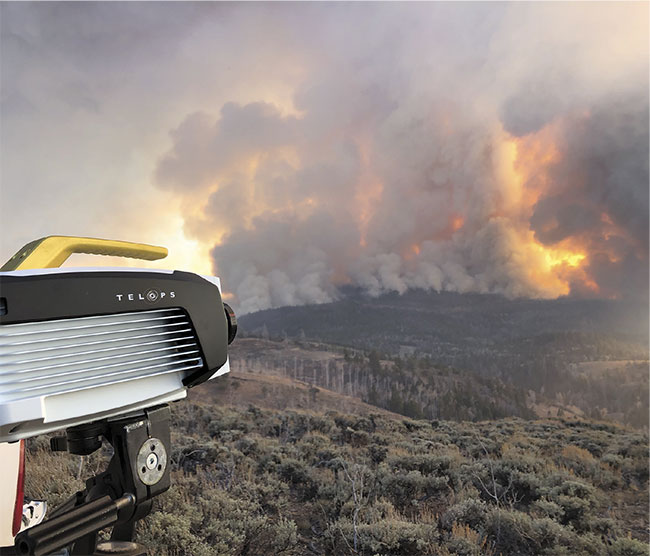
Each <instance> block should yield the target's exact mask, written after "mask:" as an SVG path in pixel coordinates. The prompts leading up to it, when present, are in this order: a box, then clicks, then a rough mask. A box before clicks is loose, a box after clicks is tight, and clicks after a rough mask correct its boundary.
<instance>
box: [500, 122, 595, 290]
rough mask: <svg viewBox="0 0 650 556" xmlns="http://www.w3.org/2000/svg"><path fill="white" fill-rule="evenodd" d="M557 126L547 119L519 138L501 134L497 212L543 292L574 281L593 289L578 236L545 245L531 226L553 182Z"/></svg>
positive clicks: (557, 156)
mask: <svg viewBox="0 0 650 556" xmlns="http://www.w3.org/2000/svg"><path fill="white" fill-rule="evenodd" d="M557 125H558V124H557V123H554V124H550V125H548V126H547V127H545V128H544V129H542V130H540V131H539V132H537V133H534V134H531V135H529V136H526V137H524V138H513V137H509V136H507V134H506V136H505V139H504V142H503V145H502V149H501V156H500V160H499V161H498V163H499V170H500V176H501V179H502V180H503V188H502V202H501V203H500V206H499V207H498V209H497V214H499V215H500V216H505V217H506V218H507V219H508V221H509V222H511V223H512V226H513V228H514V233H515V235H516V237H518V238H519V239H518V240H517V242H518V250H521V252H522V254H524V255H523V259H524V260H525V261H526V263H525V264H526V266H527V274H528V277H529V280H530V281H531V283H532V285H533V286H535V287H536V288H537V289H538V290H539V292H540V293H541V294H542V295H544V296H548V297H555V296H558V295H566V294H568V293H569V292H570V289H571V283H573V282H580V283H582V284H583V286H584V287H586V288H587V289H590V290H592V291H597V290H598V286H597V284H596V283H595V282H594V281H593V280H591V279H590V278H589V277H588V276H587V274H586V272H585V270H584V267H585V265H586V264H587V263H588V262H589V256H588V251H587V249H586V247H584V246H583V245H582V244H581V243H580V239H579V238H569V239H567V240H564V241H562V242H560V243H558V244H554V245H545V244H543V243H541V242H540V241H538V240H537V239H536V238H535V234H534V233H533V231H532V230H531V228H530V217H531V215H532V214H533V211H534V209H535V204H536V203H537V202H538V200H539V199H540V197H542V195H544V194H545V193H546V192H547V191H548V190H549V189H550V187H551V186H552V183H551V182H550V177H549V175H550V173H549V172H548V170H549V169H550V168H551V167H552V166H553V165H554V164H555V163H557V162H558V161H559V160H561V153H560V148H559V146H558V144H557V142H556V139H555V138H556V136H557V133H556V132H557ZM605 217H606V215H605Z"/></svg>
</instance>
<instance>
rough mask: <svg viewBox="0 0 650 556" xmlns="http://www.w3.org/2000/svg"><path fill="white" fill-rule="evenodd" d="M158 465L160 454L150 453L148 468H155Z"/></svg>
mask: <svg viewBox="0 0 650 556" xmlns="http://www.w3.org/2000/svg"><path fill="white" fill-rule="evenodd" d="M156 465H158V456H157V455H156V454H149V455H148V456H147V469H153V468H154V467H156Z"/></svg>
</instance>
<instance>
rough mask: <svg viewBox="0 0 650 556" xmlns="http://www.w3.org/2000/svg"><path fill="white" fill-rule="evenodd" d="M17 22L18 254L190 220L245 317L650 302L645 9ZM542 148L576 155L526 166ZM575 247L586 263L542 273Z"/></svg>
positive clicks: (267, 13) (130, 14) (13, 176)
mask: <svg viewBox="0 0 650 556" xmlns="http://www.w3.org/2000/svg"><path fill="white" fill-rule="evenodd" d="M1 9H2V15H3V17H2V33H1V35H0V38H1V39H2V64H1V71H2V108H1V110H2V118H3V126H2V129H0V134H1V135H2V155H3V160H4V161H8V163H7V162H5V164H3V168H2V170H1V172H2V182H3V186H2V187H3V189H2V194H1V195H0V200H1V201H2V203H3V205H4V206H5V207H8V210H4V213H5V214H7V215H8V216H7V219H6V220H5V222H4V223H3V232H5V233H4V234H3V235H4V238H3V242H2V249H3V251H4V254H5V256H8V255H9V254H10V248H9V247H5V242H7V244H8V243H9V239H11V243H16V242H18V243H20V242H21V241H20V240H21V239H23V240H24V241H27V240H29V239H32V238H33V237H34V236H35V235H39V233H40V232H39V233H36V232H35V231H34V229H33V228H37V227H40V228H42V233H52V231H55V232H56V233H79V234H81V235H107V236H111V235H113V236H114V235H118V237H125V236H124V234H126V235H127V236H128V237H125V239H136V238H135V237H134V236H137V239H142V240H145V241H146V240H150V241H153V242H157V240H156V235H157V234H160V233H161V232H163V231H164V230H168V229H170V221H171V219H173V218H176V219H177V218H178V215H180V216H181V217H182V222H183V223H182V226H183V230H184V233H185V235H186V236H187V237H188V238H189V239H195V240H197V241H198V242H199V244H200V245H201V246H204V247H205V252H206V254H207V253H209V255H210V257H211V260H212V262H213V269H214V271H215V272H216V273H218V274H219V275H221V276H222V279H223V283H224V285H225V287H226V289H228V290H229V291H230V292H232V293H233V294H234V295H235V299H234V303H235V304H236V305H237V306H238V310H239V311H240V312H241V311H243V312H247V311H254V310H258V309H263V308H267V307H273V306H280V305H285V304H300V303H311V302H324V301H328V300H331V299H334V298H336V296H337V295H338V293H337V291H338V290H337V288H338V287H339V286H341V285H344V284H355V285H359V286H362V287H364V288H366V289H367V290H368V291H369V292H370V293H372V294H379V293H381V292H384V291H391V290H395V291H405V290H406V289H408V288H429V289H435V290H450V291H460V292H468V291H479V292H497V293H503V294H505V295H509V296H544V297H548V296H555V295H559V293H560V292H561V289H560V288H559V286H558V284H559V282H558V280H561V281H563V283H566V284H569V286H570V290H571V293H573V294H575V295H638V294H639V293H640V294H642V295H647V266H648V265H647V263H648V253H647V251H648V172H647V168H648V111H647V105H648V23H647V21H648V7H647V5H645V4H634V3H626V4H597V5H596V4H577V3H576V4H567V3H562V4H560V3H557V4H554V3H548V4H546V3H537V4H532V3H520V4H514V3H513V4H505V3H504V4H494V3H491V4H488V3H484V4H483V3H477V4H469V3H461V4H452V3H421V4H420V3H393V4H391V3H382V4H371V3H358V4H343V3H340V4H320V3H314V4H299V5H296V4H292V5H288V4H274V3H269V4H258V3H250V4H230V3H215V4H212V3H183V4H178V3H155V4H154V3H151V4H144V3H114V4H113V3H103V4H93V3H88V4H82V5H72V4H66V3H62V4H27V5H22V6H21V5H18V4H3V5H2V7H1ZM538 138H539V141H547V140H549V138H550V140H551V141H552V142H553V144H554V146H555V149H556V150H557V151H558V152H559V156H557V157H556V158H555V159H553V160H550V161H548V160H542V159H541V157H540V158H539V160H537V159H536V158H535V154H533V155H532V158H533V161H534V162H535V164H534V166H535V167H534V168H532V167H531V162H530V160H528V161H527V162H526V164H527V166H526V167H525V168H524V169H523V170H521V169H519V170H518V169H517V168H515V166H516V161H515V160H514V158H513V156H514V155H513V153H515V154H516V153H517V149H519V148H523V147H524V146H525V145H529V144H534V143H535V141H537V140H538ZM26 147H29V148H26ZM517 172H519V176H520V177H517V175H516V174H517ZM518 179H522V180H523V183H521V184H516V183H515V182H516V181H517V180H518ZM6 184H9V185H6ZM26 191H28V192H29V194H30V197H31V198H33V199H35V202H34V203H32V204H30V205H29V209H23V208H22V207H24V206H26V204H25V203H24V201H23V198H24V196H25V192H26ZM533 193H534V195H533ZM59 199H65V200H66V201H65V203H62V202H61V201H60V200H59ZM530 199H532V200H530ZM70 200H73V201H74V202H70ZM26 218H28V219H29V220H30V221H32V222H33V223H34V224H33V225H32V229H30V230H29V231H26V230H24V226H22V225H21V222H24V221H25V219H26ZM36 223H38V224H36ZM44 223H48V226H46V225H45V224H44ZM52 227H54V228H55V230H52V229H51V228H52ZM46 228H48V229H46ZM533 241H535V242H536V245H537V247H535V246H533V245H532V242H533ZM569 247H570V248H572V249H577V248H578V247H579V248H580V249H581V250H582V251H584V252H585V253H586V255H587V256H586V259H585V261H584V263H583V264H582V267H581V269H580V271H578V270H576V269H574V268H571V267H567V266H566V265H564V264H562V265H559V266H558V267H557V268H555V270H553V271H552V272H551V271H549V269H548V265H549V262H548V260H546V259H545V255H544V253H543V251H542V250H541V249H542V248H546V249H549V250H553V249H558V250H561V249H568V248H569ZM545 265H546V266H545ZM533 270H535V271H536V272H537V274H536V273H535V272H533ZM540 273H542V274H543V275H544V276H545V277H546V278H545V279H543V280H542V279H540ZM549 276H550V277H551V278H553V277H554V278H553V279H551V278H549ZM558 277H559V278H558ZM589 280H591V281H592V282H595V283H597V284H598V285H599V286H600V287H601V291H600V292H599V293H597V294H594V291H593V288H592V289H590V287H589V285H588V284H587V282H588V281H589Z"/></svg>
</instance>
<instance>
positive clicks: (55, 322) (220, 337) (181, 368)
mask: <svg viewBox="0 0 650 556" xmlns="http://www.w3.org/2000/svg"><path fill="white" fill-rule="evenodd" d="M0 297H2V299H3V307H4V309H3V310H2V312H3V313H4V314H2V315H0V442H11V441H15V440H20V439H22V438H28V437H30V436H34V435H37V434H42V433H45V432H49V431H52V430H57V429H61V428H65V427H70V426H73V425H78V424H80V423H84V422H89V421H96V420H98V419H102V418H106V417H112V416H116V415H122V414H125V413H129V412H132V411H135V410H138V409H142V408H145V407H152V406H155V405H159V404H161V403H166V402H170V401H174V400H178V399H181V398H183V397H185V396H186V393H187V388H189V387H192V386H196V385H197V384H200V383H201V382H204V381H205V380H208V379H210V378H213V377H216V376H219V375H222V374H225V373H227V372H228V370H229V366H228V350H227V348H228V339H229V336H230V335H231V334H232V332H231V330H229V320H228V315H227V313H226V310H225V309H224V305H223V302H222V299H221V291H220V283H219V279H218V278H214V277H203V276H199V275H197V274H192V273H188V272H179V271H158V270H150V269H131V268H117V269H106V268H89V269H84V268H63V269H62V268H54V269H41V270H17V271H11V272H2V273H0ZM230 327H231V328H232V324H230Z"/></svg>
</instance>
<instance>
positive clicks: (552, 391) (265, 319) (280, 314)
mask: <svg viewBox="0 0 650 556" xmlns="http://www.w3.org/2000/svg"><path fill="white" fill-rule="evenodd" d="M241 325H242V329H243V334H252V335H254V336H257V337H261V338H275V339H276V340H282V339H286V338H290V339H296V340H298V341H302V342H305V341H315V342H320V343H329V344H334V345H337V346H342V347H348V348H350V349H351V350H353V351H354V350H360V351H361V352H362V353H365V354H366V356H368V355H369V354H370V353H372V352H376V354H377V357H378V358H380V359H382V360H391V361H392V362H393V363H392V365H393V366H391V367H390V371H391V372H393V371H395V372H396V374H395V375H394V376H395V377H400V376H403V373H401V371H403V369H404V368H405V367H407V368H408V367H411V368H417V369H418V373H417V374H418V376H419V377H420V378H421V379H422V380H424V381H425V382H424V383H423V384H424V385H425V386H426V378H425V377H426V375H427V374H430V375H431V376H432V377H434V378H431V381H432V382H437V384H441V382H440V380H439V379H437V378H435V377H439V376H440V373H439V371H440V370H442V369H448V370H450V372H451V373H456V376H457V377H461V376H463V375H464V377H465V379H462V380H459V381H458V382H457V384H461V383H464V384H468V383H470V382H471V383H472V386H469V387H468V388H470V389H471V390H476V389H477V388H476V387H475V385H478V384H480V381H481V380H483V381H487V382H489V383H490V384H489V385H488V386H486V387H485V388H483V394H482V395H481V396H480V398H481V399H484V398H485V397H486V389H487V390H489V391H493V390H494V389H495V387H497V385H504V386H505V387H507V388H509V389H510V390H509V392H508V393H509V394H510V395H511V398H510V402H511V403H510V407H507V406H504V404H503V403H501V404H500V407H499V404H497V405H498V407H497V408H495V413H494V416H499V415H501V414H502V413H499V412H500V411H501V410H502V409H505V410H506V414H510V415H523V414H522V413H520V412H519V410H518V407H520V406H521V403H520V402H521V400H522V396H521V392H527V393H528V392H530V393H532V395H533V396H534V398H535V401H536V402H539V403H537V407H545V406H552V407H555V406H558V407H574V408H576V409H577V410H579V413H581V414H586V415H589V416H591V417H594V418H598V419H600V418H606V419H615V420H618V421H620V422H624V423H630V424H633V425H635V426H640V427H642V426H645V425H647V415H648V313H647V306H644V307H641V306H638V305H637V306H632V305H629V304H626V303H623V302H620V301H614V300H580V299H557V300H527V299H519V300H508V299H506V298H503V297H500V296H496V295H478V294H464V295H460V294H453V293H439V294H438V293H428V292H422V291H409V292H407V293H405V294H404V295H402V296H398V295H397V294H389V295H384V296H381V297H378V298H370V297H367V296H364V295H362V294H360V293H358V292H356V291H349V292H348V294H347V297H346V298H345V299H342V300H341V301H338V302H335V303H328V304H323V305H310V306H301V307H284V308H281V309H274V310H269V311H261V312H259V313H254V314H250V315H245V316H244V317H243V318H242V319H241ZM588 362H600V363H601V364H604V365H605V367H606V368H605V372H594V373H592V372H588V371H586V370H588V369H589V367H584V365H583V364H584V363H588ZM350 363H351V367H354V365H355V364H359V363H360V362H359V361H352V362H350ZM368 365H369V361H366V367H367V366H368ZM608 365H609V366H608ZM384 368H385V369H388V367H386V366H384ZM426 368H428V369H429V371H426V370H425V369H426ZM420 371H421V372H420ZM443 372H445V371H443ZM375 374H378V373H375ZM468 376H471V380H467V377H468ZM391 379H392V375H391ZM490 381H492V382H490ZM400 382H401V380H400V379H399V378H397V379H396V382H395V384H396V386H395V387H396V388H397V389H398V390H399V389H400V388H401V387H400V386H399V384H400ZM429 386H430V385H429ZM499 387H501V386H499ZM478 389H479V390H480V389H481V388H478ZM444 390H445V388H443V391H444ZM399 394H400V396H401V395H402V392H399ZM459 395H460V396H461V397H462V396H463V395H464V394H462V393H459ZM487 397H488V398H491V399H492V400H494V399H496V398H498V396H494V395H491V394H487ZM386 399H387V398H386V396H384V397H380V401H381V405H382V407H385V406H386V403H385V402H386ZM463 399H464V400H465V401H466V398H463ZM481 404H482V402H479V405H481ZM554 411H556V410H554ZM476 416H478V417H479V418H484V417H486V416H487V414H485V413H484V412H483V411H482V410H481V412H479V413H478V414H477V415H476ZM449 417H452V418H453V417H454V416H449ZM462 418H471V416H467V415H464V416H462Z"/></svg>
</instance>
